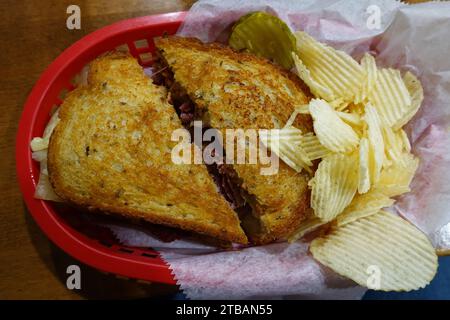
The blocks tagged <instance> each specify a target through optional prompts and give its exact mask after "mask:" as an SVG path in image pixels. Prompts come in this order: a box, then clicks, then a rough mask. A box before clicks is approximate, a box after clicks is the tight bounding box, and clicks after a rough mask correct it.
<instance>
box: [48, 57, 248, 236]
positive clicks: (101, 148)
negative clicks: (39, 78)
mask: <svg viewBox="0 0 450 320" xmlns="http://www.w3.org/2000/svg"><path fill="white" fill-rule="evenodd" d="M59 117H60V122H59V123H58V125H57V127H56V129H55V131H54V132H53V134H52V136H51V139H50V145H49V151H48V170H49V178H50V181H51V183H52V185H53V187H54V189H55V192H56V193H57V194H58V195H59V196H60V197H61V198H63V199H64V200H66V201H69V202H72V203H75V204H77V205H80V206H83V207H88V208H91V209H99V210H102V211H106V212H111V213H116V214H119V215H121V216H125V217H129V218H138V219H139V218H141V219H144V220H146V221H149V222H152V223H155V224H163V225H167V226H171V227H176V228H181V229H184V230H189V231H193V232H198V233H201V234H205V235H208V236H211V237H214V238H217V239H220V240H224V241H231V242H236V243H243V244H245V243H246V242H247V238H246V236H245V234H244V232H243V231H242V229H241V227H240V222H239V219H238V217H237V215H236V213H235V212H234V211H233V210H232V209H231V208H230V207H229V205H228V203H227V202H226V201H225V200H224V199H223V198H222V196H221V195H220V194H218V192H217V188H216V186H215V184H214V182H213V180H212V179H211V178H210V176H209V174H208V172H207V170H206V168H205V167H204V166H203V165H193V164H192V165H191V164H186V165H183V164H182V165H177V164H174V163H173V162H172V160H171V151H172V148H173V147H174V146H175V145H176V144H177V143H178V142H173V141H171V135H172V132H173V131H174V130H176V129H179V128H182V126H181V123H180V121H179V119H178V117H177V115H176V113H175V111H174V109H173V107H172V106H171V105H170V104H169V103H168V102H167V92H166V90H165V89H164V88H161V87H157V86H155V85H154V84H153V83H152V82H151V80H150V79H149V78H148V77H146V76H145V75H144V72H143V70H142V68H141V67H140V66H139V64H138V63H137V62H136V60H135V59H134V58H132V57H131V56H129V55H126V54H120V53H113V54H109V55H105V56H103V57H100V58H98V59H96V60H95V61H93V62H92V63H91V64H90V72H89V76H88V85H87V86H81V87H79V88H77V89H75V90H74V91H72V92H71V93H70V94H69V95H68V96H67V98H66V99H65V101H64V103H63V104H62V106H61V109H60V113H59Z"/></svg>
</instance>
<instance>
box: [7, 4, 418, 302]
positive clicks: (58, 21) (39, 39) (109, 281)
mask: <svg viewBox="0 0 450 320" xmlns="http://www.w3.org/2000/svg"><path fill="white" fill-rule="evenodd" d="M193 2H194V1H192V0H185V1H184V0H129V1H125V0H92V1H91V0H78V1H73V0H27V1H23V0H21V1H17V0H2V1H1V2H0V30H1V32H0V43H1V50H0V70H1V76H0V101H1V103H0V110H1V112H0V137H2V139H1V140H0V154H1V158H0V196H1V200H0V299H83V298H139V297H152V296H155V295H162V294H164V293H170V292H174V291H175V288H174V287H169V286H162V285H151V284H144V283H136V282H132V281H129V280H123V279H117V278H115V277H114V276H111V275H105V274H102V273H100V272H98V271H96V270H93V269H92V268H89V267H87V266H83V265H82V266H81V269H82V275H83V277H82V289H81V290H80V291H69V290H67V288H66V286H65V282H66V281H65V279H66V274H65V270H66V267H67V266H68V265H69V264H74V263H76V264H79V263H78V262H76V261H74V260H73V259H72V258H71V257H69V256H67V255H66V254H64V253H63V252H62V251H61V250H59V249H58V248H56V247H55V246H54V245H52V244H51V243H50V242H49V241H48V240H47V239H46V237H45V236H44V235H43V233H42V232H41V231H40V230H39V228H38V227H37V226H36V224H35V222H34V221H33V220H32V218H31V216H30V215H29V213H28V212H27V210H26V208H25V205H24V203H23V201H22V197H21V194H20V191H19V188H18V186H17V183H16V174H15V159H14V150H15V135H16V131H17V124H18V121H19V118H20V114H21V112H22V107H23V104H24V102H25V99H26V97H27V95H28V93H29V92H30V90H31V88H32V87H33V85H34V83H35V82H36V80H37V79H38V78H39V75H40V74H41V73H42V71H44V69H45V68H46V67H47V66H48V65H49V64H50V63H51V62H52V60H53V59H55V58H56V57H57V56H58V55H59V54H60V53H61V52H62V51H63V50H64V49H65V48H67V47H68V46H69V45H70V44H72V43H73V42H75V41H76V40H78V39H80V38H81V37H83V36H84V35H86V34H88V33H90V32H92V31H94V30H96V29H98V28H100V27H103V26H105V25H108V24H110V23H113V22H116V21H119V20H122V19H126V18H131V17H137V16H144V15H150V14H155V13H162V12H170V11H180V10H185V9H188V8H189V7H190V6H191V4H192V3H193ZM413 2H417V1H413ZM70 4H78V5H79V6H80V8H81V27H82V28H81V30H73V31H70V30H68V29H67V28H66V17H67V14H66V8H67V6H69V5H70Z"/></svg>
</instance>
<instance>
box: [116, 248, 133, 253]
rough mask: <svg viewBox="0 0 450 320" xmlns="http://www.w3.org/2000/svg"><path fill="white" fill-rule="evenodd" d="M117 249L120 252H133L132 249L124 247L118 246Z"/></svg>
mask: <svg viewBox="0 0 450 320" xmlns="http://www.w3.org/2000/svg"><path fill="white" fill-rule="evenodd" d="M118 251H120V252H125V253H133V252H134V250H132V249H128V248H124V247H120V248H119V249H118Z"/></svg>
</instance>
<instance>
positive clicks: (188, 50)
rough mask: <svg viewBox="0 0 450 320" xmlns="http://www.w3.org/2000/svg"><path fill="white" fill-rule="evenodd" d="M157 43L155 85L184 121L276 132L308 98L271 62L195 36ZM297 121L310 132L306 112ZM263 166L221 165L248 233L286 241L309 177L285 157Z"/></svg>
mask: <svg viewBox="0 0 450 320" xmlns="http://www.w3.org/2000/svg"><path fill="white" fill-rule="evenodd" d="M155 44H156V47H157V50H158V60H157V62H156V64H155V70H156V74H157V77H156V78H155V83H157V84H163V85H165V86H166V87H167V88H168V90H169V91H170V95H171V101H172V102H173V104H174V105H175V107H176V108H177V111H178V114H179V116H180V118H181V121H182V122H183V124H184V125H185V126H189V125H190V124H191V123H192V120H202V121H203V125H204V126H205V125H206V126H207V127H211V128H214V129H217V130H219V131H220V132H222V133H223V131H224V130H226V129H273V128H276V127H282V126H283V125H284V124H285V123H286V122H287V120H288V118H289V116H290V115H291V114H292V112H293V111H294V109H295V107H297V106H300V105H303V104H307V103H308V101H309V90H308V89H307V87H306V86H305V85H304V84H303V83H302V82H301V80H300V79H298V77H296V76H295V75H293V74H291V73H290V72H288V71H285V70H283V69H281V68H280V67H278V66H276V65H274V64H272V63H271V62H269V61H268V60H266V59H263V58H259V57H256V56H254V55H251V54H246V53H239V52H235V51H233V50H232V49H230V48H228V47H225V46H223V45H220V44H203V43H202V42H200V41H199V40H197V39H193V38H181V37H175V36H174V37H164V38H158V39H155ZM294 125H295V126H296V127H297V128H299V129H301V130H302V132H310V131H312V122H311V119H310V117H309V116H308V115H300V116H299V117H297V119H296V121H295V123H294ZM261 166H262V165H261V164H259V163H258V164H226V165H219V166H218V168H217V170H215V174H216V175H218V177H216V180H219V181H220V182H221V185H225V186H226V187H224V188H222V192H224V193H225V195H226V197H227V199H228V200H229V201H230V202H232V204H233V206H234V207H235V208H237V209H238V210H237V211H238V212H239V213H240V218H241V220H242V226H243V228H244V230H245V231H246V232H247V235H248V236H249V238H251V240H252V241H253V242H254V243H259V244H262V243H268V242H272V241H275V240H284V239H286V238H287V237H289V236H290V235H291V234H292V233H293V232H294V231H295V230H296V229H297V228H298V226H299V225H300V223H301V222H302V220H303V219H304V218H305V216H306V215H307V212H308V208H309V191H308V186H307V182H308V179H309V178H310V177H309V176H308V175H307V174H306V173H297V172H296V171H294V170H293V169H291V168H290V167H288V166H287V165H286V164H284V163H283V162H281V161H280V167H279V171H278V173H277V174H274V175H261V173H260V172H261V171H260V169H261ZM230 189H232V191H231V192H230ZM236 189H237V190H238V191H239V192H236ZM237 193H239V195H238V196H236V194H237ZM241 198H242V199H243V200H244V201H242V199H241Z"/></svg>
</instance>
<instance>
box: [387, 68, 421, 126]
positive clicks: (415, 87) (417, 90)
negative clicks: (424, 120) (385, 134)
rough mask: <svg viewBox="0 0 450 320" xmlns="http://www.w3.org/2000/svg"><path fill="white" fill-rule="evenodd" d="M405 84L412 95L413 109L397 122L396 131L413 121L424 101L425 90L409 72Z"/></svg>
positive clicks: (404, 78) (405, 77) (406, 74)
mask: <svg viewBox="0 0 450 320" xmlns="http://www.w3.org/2000/svg"><path fill="white" fill-rule="evenodd" d="M403 82H404V83H405V86H406V88H407V89H408V92H409V94H410V95H411V107H410V108H409V109H408V112H406V113H405V114H403V115H402V118H401V119H399V120H398V121H397V123H396V125H395V126H394V129H398V128H400V127H402V126H404V125H405V124H407V123H408V121H409V120H411V119H412V117H414V115H415V114H416V113H417V111H418V110H419V108H420V105H421V104H422V101H423V88H422V84H421V83H420V81H419V79H417V78H416V77H415V76H414V75H413V74H412V73H411V72H409V71H408V72H406V73H405V75H404V76H403Z"/></svg>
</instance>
